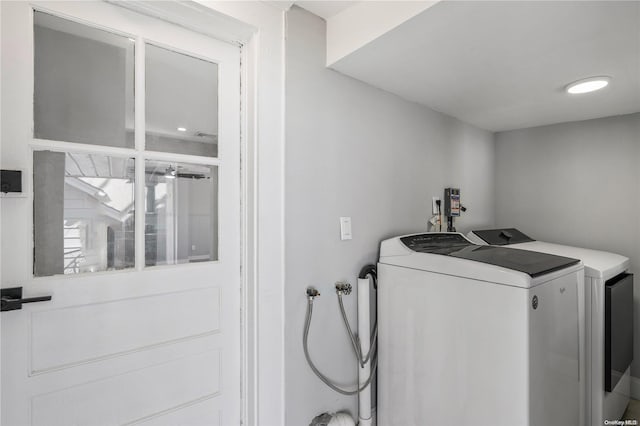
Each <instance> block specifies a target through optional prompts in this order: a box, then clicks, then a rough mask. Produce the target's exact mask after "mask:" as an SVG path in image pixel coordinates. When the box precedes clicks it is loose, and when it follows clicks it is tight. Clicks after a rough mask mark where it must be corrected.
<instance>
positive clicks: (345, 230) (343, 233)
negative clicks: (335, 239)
mask: <svg viewBox="0 0 640 426" xmlns="http://www.w3.org/2000/svg"><path fill="white" fill-rule="evenodd" d="M340 239H341V240H350V239H351V218H350V217H341V218H340Z"/></svg>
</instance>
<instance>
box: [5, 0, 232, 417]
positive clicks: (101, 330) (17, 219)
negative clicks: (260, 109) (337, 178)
mask: <svg viewBox="0 0 640 426" xmlns="http://www.w3.org/2000/svg"><path fill="white" fill-rule="evenodd" d="M0 7H1V8H2V10H1V19H2V38H1V41H2V49H1V54H2V72H1V78H2V88H3V90H2V99H1V101H2V129H1V131H2V145H1V147H0V148H1V150H2V157H1V166H2V168H3V169H4V168H6V169H21V170H24V172H25V185H24V197H23V198H11V199H9V198H0V203H1V204H0V208H1V221H2V222H1V226H2V248H1V253H0V254H1V259H2V268H0V277H1V286H2V287H3V288H8V287H16V286H21V287H23V294H24V297H33V296H38V295H51V296H52V300H51V301H49V302H42V303H32V304H25V305H23V308H22V309H21V310H15V311H10V312H2V314H0V323H1V324H0V325H1V336H0V338H1V341H2V347H1V350H2V353H1V362H2V365H1V368H2V407H1V424H2V425H3V426H4V425H6V426H22V425H35V426H55V425H65V426H66V425H73V424H77V425H83V426H86V425H88V426H90V425H125V424H145V425H178V424H179V425H217V424H220V425H225V426H227V425H234V424H236V425H237V424H240V412H241V410H240V366H241V362H240V361H241V360H240V358H241V355H240V332H241V325H240V286H241V283H240V238H241V235H240V181H239V180H240V154H239V153H240V136H239V129H240V50H239V47H238V46H234V45H231V44H228V43H224V42H220V41H217V40H213V39H210V38H207V37H205V36H202V35H199V34H195V33H192V32H189V31H187V30H185V29H183V28H179V27H174V26H172V25H170V24H167V23H165V22H161V21H158V20H155V19H152V18H150V17H146V16H143V15H140V14H137V13H133V12H130V11H128V10H125V9H123V8H120V7H118V6H114V5H111V4H106V3H104V2H32V3H27V2H0ZM34 7H35V8H36V9H38V10H43V11H45V12H46V13H48V14H51V15H55V16H58V17H60V18H61V19H62V18H64V19H69V20H72V21H77V22H80V23H81V24H83V25H88V26H95V27H96V28H98V29H100V30H102V31H108V32H112V33H114V34H118V35H119V36H122V37H125V39H127V40H129V39H131V40H133V41H131V40H129V41H128V42H132V43H134V44H135V49H134V50H135V55H144V50H145V45H146V44H147V43H151V44H154V45H157V46H161V47H162V48H164V49H169V50H175V51H176V52H180V53H182V54H185V55H192V56H194V57H197V58H201V59H203V60H207V61H209V62H210V63H214V64H216V68H217V76H216V79H217V81H218V93H217V96H218V98H217V100H216V105H217V111H216V113H217V117H214V118H215V120H214V121H215V123H216V128H215V131H216V132H217V134H216V135H215V138H211V137H208V136H205V137H203V139H204V140H205V141H204V142H202V141H200V142H201V143H213V142H214V141H215V152H216V154H217V157H212V156H211V155H208V154H206V155H205V154H203V155H201V156H198V155H194V152H193V151H188V152H182V153H181V151H180V150H175V151H177V153H175V152H158V151H150V150H148V149H145V121H144V118H145V114H144V108H145V102H144V90H143V89H142V88H144V82H145V72H144V64H145V61H144V58H143V57H142V56H136V58H135V65H136V67H135V87H136V90H135V96H136V99H135V105H136V111H135V118H136V120H135V131H129V130H130V129H133V128H134V127H133V123H131V122H130V121H131V118H130V117H129V116H126V117H125V121H124V123H125V128H126V129H127V130H126V131H127V132H128V133H127V135H128V136H127V137H134V134H135V137H134V139H135V140H134V143H133V144H131V145H125V146H124V147H122V146H105V145H104V144H102V142H100V144H98V143H94V142H95V141H94V140H93V139H91V140H88V141H87V140H82V141H81V142H78V141H74V140H66V141H65V140H63V141H58V140H43V139H37V138H34V134H33V132H34V110H33V108H34V104H33V99H34V98H33V96H34V56H33V55H34V46H33V43H34V10H33V8H34ZM127 51H129V50H127ZM130 59H131V58H129V59H127V60H130ZM44 76H45V77H46V73H45V74H44ZM130 83H132V82H130ZM126 84H129V83H126ZM127 87H128V86H127ZM70 90H75V89H70ZM75 95H77V93H76V94H75ZM125 98H126V97H125ZM124 102H126V105H124V107H123V109H122V111H129V108H130V106H131V104H130V102H131V100H130V99H124ZM43 112H44V113H45V115H46V111H39V112H38V113H43ZM85 136H86V134H85ZM174 136H175V137H178V136H179V135H178V136H176V135H174ZM207 138H209V139H207ZM186 145H189V144H186ZM40 151H49V152H54V153H74V154H72V156H73V157H74V158H75V159H76V160H77V161H78V162H79V163H81V164H80V167H79V168H74V167H75V166H73V164H71V163H73V161H71V163H70V164H71V167H70V168H68V170H67V169H65V173H64V176H65V185H71V187H72V188H71V189H72V190H70V194H71V193H72V192H73V194H72V195H73V196H72V197H71V196H70V197H67V198H68V199H67V200H60V199H58V202H62V201H65V202H66V201H68V202H69V211H70V212H71V211H72V212H73V214H74V215H76V216H78V215H82V214H85V213H86V207H87V206H89V205H92V206H93V207H92V208H96V209H102V210H101V211H102V212H105V211H106V212H108V214H106V216H108V217H110V218H112V219H117V217H118V212H115V211H113V208H114V205H115V204H114V203H116V201H117V200H116V198H117V197H116V196H115V195H110V194H106V195H109V198H110V199H111V201H112V202H111V204H109V202H107V201H105V200H106V197H105V195H103V194H102V193H101V191H102V192H104V193H108V190H107V188H106V187H103V185H106V183H105V182H106V180H105V173H107V174H108V175H109V176H111V177H112V178H115V177H116V174H115V173H116V172H115V171H114V167H115V168H117V167H116V163H117V161H111V162H108V161H107V162H106V163H104V164H102V163H101V162H100V161H97V160H98V159H100V158H103V159H104V158H112V159H115V158H120V159H122V158H125V159H126V158H133V159H134V161H133V162H131V163H133V164H134V165H135V167H131V170H132V171H133V170H134V169H135V171H134V172H133V174H134V175H135V176H134V175H129V177H128V178H130V179H131V181H132V182H133V181H135V191H134V195H135V199H134V206H133V208H134V210H135V212H134V216H135V226H134V231H133V232H135V243H133V239H131V241H132V243H131V245H132V246H134V247H133V248H134V249H135V256H134V259H135V262H134V263H133V264H127V268H126V269H118V267H117V263H118V262H117V261H116V260H117V259H115V258H114V256H115V255H113V256H111V257H109V256H108V255H105V259H107V260H105V259H102V258H101V260H100V262H98V263H97V264H99V265H100V267H99V268H98V267H96V268H93V269H91V268H84V269H83V268H82V267H78V270H77V271H75V270H74V272H82V273H74V274H66V275H65V274H61V273H60V271H59V268H58V269H56V271H55V272H54V273H55V274H57V275H51V276H38V277H37V276H34V261H33V257H34V249H35V251H36V252H37V251H38V248H39V246H38V244H39V243H38V240H36V242H35V244H36V246H35V247H34V242H33V227H34V212H33V205H34V204H33V203H34V196H33V193H34V189H36V190H41V189H42V188H43V186H42V185H44V184H45V183H46V178H43V179H41V181H39V182H35V183H34V180H33V176H34V167H36V166H37V167H38V168H40V167H43V165H36V164H34V152H40ZM209 151H211V150H210V149H209ZM209 151H206V152H209ZM203 152H204V151H203ZM71 160H73V159H71ZM62 163H64V161H63V162H62ZM94 163H95V170H96V171H98V172H97V175H96V176H89V177H87V176H86V174H87V172H86V167H94ZM43 164H44V165H46V161H45V162H44V163H43ZM145 164H147V165H148V164H163V165H166V164H170V165H173V167H175V168H176V169H177V175H176V177H175V179H174V180H175V181H176V183H175V185H174V186H175V189H176V191H175V193H174V196H176V197H180V196H181V193H182V201H184V200H185V199H186V198H185V196H186V195H185V194H186V193H187V192H189V194H190V195H193V197H192V198H193V199H194V200H193V202H191V201H190V203H189V206H188V208H187V209H185V208H184V207H185V205H180V199H178V200H177V203H178V207H177V208H176V209H175V210H174V211H173V213H172V214H173V215H175V217H173V219H175V220H174V221H173V222H171V223H170V225H171V226H172V227H173V228H172V229H174V230H175V231H176V233H175V235H178V237H177V238H174V240H173V241H167V240H170V238H165V241H164V242H163V244H164V247H165V248H166V249H167V250H169V251H171V250H174V258H175V259H177V260H176V261H175V262H176V263H179V262H183V263H180V264H164V265H160V262H155V263H154V265H159V266H149V265H147V263H146V262H145V244H148V243H146V241H145V240H146V239H145V229H146V220H145V219H148V218H147V217H146V216H147V215H146V214H145V213H146V212H145V207H146V206H145V195H147V193H145V191H146V190H147V189H148V186H149V181H148V180H147V179H145V177H146V172H145ZM180 165H190V167H191V166H197V167H204V168H206V169H208V170H212V171H215V176H214V174H213V173H212V175H211V176H210V177H209V178H207V177H206V176H204V177H199V176H192V175H193V173H191V175H188V176H187V174H188V173H187V172H189V173H190V172H191V171H192V170H191V169H189V170H186V169H184V168H183V169H182V175H180V174H181V169H180V168H179V166H180ZM103 166H105V167H103ZM109 167H111V170H109ZM105 170H107V171H105ZM163 170H164V169H163ZM74 174H75V175H74ZM82 174H85V176H84V177H83V176H82ZM69 176H71V177H72V178H73V179H71V180H72V181H73V182H72V183H66V181H67V177H69ZM121 177H122V176H118V178H121ZM100 179H103V180H104V181H101V180H100ZM207 179H209V180H207ZM76 180H77V181H78V182H76ZM145 180H146V181H147V188H146V189H145ZM205 180H206V181H207V182H212V183H213V182H214V181H215V184H212V185H205V184H204V182H205ZM192 183H193V185H192ZM34 185H35V186H37V188H34ZM151 185H154V183H151ZM194 185H195V186H196V187H198V188H197V191H196V190H195V189H193V187H194ZM198 191H200V192H198ZM202 191H206V194H207V196H206V197H205V196H202V197H200V196H198V194H201V193H202ZM58 192H60V191H58ZM167 192H168V191H167ZM194 194H195V195H194ZM45 195H46V194H45ZM48 195H51V194H48ZM155 195H156V198H155V200H156V201H157V202H158V203H165V202H166V199H164V198H161V197H158V196H157V195H158V194H155ZM58 198H59V197H58ZM88 200H89V201H90V200H102V201H103V202H102V203H93V204H92V203H89V202H88ZM203 200H209V201H211V202H210V203H209V201H207V203H206V204H207V206H206V208H205V206H204V204H203V203H202V201H203ZM198 202H200V203H198ZM127 212H130V210H128V211H127ZM209 213H210V214H209ZM216 213H217V214H216ZM37 214H39V215H41V217H40V216H38V217H39V218H40V219H42V220H44V221H46V219H51V218H50V217H47V212H46V209H40V210H38V211H37ZM103 216H104V215H103ZM74 217H75V216H74ZM166 217H168V218H170V217H172V216H171V215H167V216H166ZM83 218H86V216H83ZM185 218H187V219H188V220H186V221H185V220H183V219H185ZM40 219H38V220H40ZM173 219H172V220H173ZM53 222H54V223H53V225H55V222H56V220H54V221H53ZM58 222H60V221H59V220H58ZM166 223H168V222H166ZM70 226H71V225H70ZM82 226H83V227H85V228H87V229H89V227H90V226H92V225H91V224H90V221H88V220H87V221H86V223H85V222H83V224H82ZM96 226H97V225H96ZM99 226H100V227H102V228H105V229H102V228H100V229H101V230H100V232H99V233H100V235H101V237H100V238H101V239H100V240H99V242H104V241H107V248H104V247H103V246H99V245H97V243H96V245H93V246H91V247H93V249H95V250H97V251H100V253H101V255H104V253H106V252H108V250H110V249H109V247H113V244H112V243H113V240H109V235H111V236H112V237H113V235H114V234H113V232H112V233H111V234H109V233H107V232H106V227H105V226H103V225H102V224H101V225H99ZM200 226H204V228H206V229H207V231H206V232H199V229H200V228H199V227H200ZM80 228H81V227H79V228H77V229H76V228H74V230H73V232H71V233H73V235H71V233H70V231H69V232H66V231H68V230H66V229H65V228H64V223H62V222H60V223H59V229H58V231H57V232H58V233H59V231H60V230H63V231H65V232H66V233H65V234H64V235H63V237H62V238H66V237H69V238H75V239H77V240H79V241H84V242H85V243H86V244H85V245H82V244H79V246H81V247H83V248H84V247H85V246H88V245H91V244H93V243H91V244H90V243H89V242H87V241H88V240H86V239H84V240H83V238H86V235H89V234H87V233H85V234H82V232H84V228H82V229H80ZM112 228H114V229H115V227H112ZM56 229H57V228H56ZM95 229H98V228H95ZM95 229H94V230H95ZM81 231H82V232H81ZM87 232H88V231H87ZM208 234H214V236H212V238H214V237H215V241H213V239H212V240H211V241H209V238H208V237H207V235H208ZM83 235H85V236H83ZM181 236H184V237H185V238H187V239H186V240H185V239H181V238H182V237H181ZM103 237H104V238H103ZM57 238H58V240H59V239H60V236H58V237H57ZM194 246H195V248H194ZM156 249H157V247H156ZM70 250H71V248H69V251H70ZM163 250H164V249H163ZM116 251H117V250H116ZM181 253H184V255H181ZM40 254H41V255H44V256H46V255H47V251H46V250H45V251H44V252H43V253H40ZM112 254H113V253H112ZM116 257H117V256H116ZM112 258H113V259H112ZM126 258H127V259H130V260H131V256H129V255H127V256H126ZM108 259H112V260H113V261H112V262H111V261H109V260H108ZM114 259H115V260H114ZM210 259H214V260H210ZM131 261H133V260H131ZM165 263H172V262H165ZM85 266H86V265H85ZM120 266H122V265H120ZM93 270H96V271H99V272H92V271H93ZM62 272H64V271H62ZM46 275H50V274H46Z"/></svg>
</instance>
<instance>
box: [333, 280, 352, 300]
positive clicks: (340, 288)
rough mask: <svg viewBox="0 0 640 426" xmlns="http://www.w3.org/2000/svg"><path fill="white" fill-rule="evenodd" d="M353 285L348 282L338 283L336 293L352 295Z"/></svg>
mask: <svg viewBox="0 0 640 426" xmlns="http://www.w3.org/2000/svg"><path fill="white" fill-rule="evenodd" d="M351 290H352V288H351V284H349V283H348V282H346V281H338V282H337V283H336V293H338V294H344V295H346V296H348V295H350V294H351Z"/></svg>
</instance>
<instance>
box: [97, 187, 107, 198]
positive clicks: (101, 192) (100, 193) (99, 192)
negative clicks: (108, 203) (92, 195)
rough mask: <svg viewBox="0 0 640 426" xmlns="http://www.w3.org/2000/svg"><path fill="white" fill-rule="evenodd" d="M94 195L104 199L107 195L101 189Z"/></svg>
mask: <svg viewBox="0 0 640 426" xmlns="http://www.w3.org/2000/svg"><path fill="white" fill-rule="evenodd" d="M96 194H97V195H98V197H106V196H107V193H106V192H104V191H103V190H102V189H99V190H98V192H97V193H96Z"/></svg>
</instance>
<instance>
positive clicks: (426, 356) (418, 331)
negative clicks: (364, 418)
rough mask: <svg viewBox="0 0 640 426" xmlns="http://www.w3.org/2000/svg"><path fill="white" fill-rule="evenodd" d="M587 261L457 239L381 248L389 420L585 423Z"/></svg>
mask: <svg viewBox="0 0 640 426" xmlns="http://www.w3.org/2000/svg"><path fill="white" fill-rule="evenodd" d="M583 279H584V272H583V267H582V263H581V262H580V261H579V260H577V259H572V258H567V257H561V256H554V255H548V254H543V253H534V252H529V251H524V250H513V249H507V248H503V247H493V246H486V245H485V246H481V245H475V244H473V243H471V242H470V241H469V240H468V239H466V238H465V237H464V236H463V235H462V234H458V233H427V234H416V235H408V236H403V237H396V238H391V239H389V240H385V241H383V242H382V243H381V247H380V261H379V264H378V324H379V325H378V327H379V328H378V333H379V337H378V339H379V340H378V343H379V346H378V348H379V349H378V356H379V361H378V362H379V364H378V419H379V421H378V424H380V425H384V426H426V425H473V426H484V425H487V426H489V425H491V426H497V425H505V426H507V425H509V426H512V425H518V426H555V425H558V426H560V425H562V426H566V425H576V426H577V425H579V424H580V420H579V417H580V416H579V413H580V392H581V391H580V386H581V383H582V382H581V380H580V379H581V378H580V376H581V374H583V373H581V361H582V358H581V357H582V355H583V354H581V352H580V336H579V330H580V328H579V323H580V318H579V315H580V313H579V309H578V288H579V287H580V286H582V285H583Z"/></svg>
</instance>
